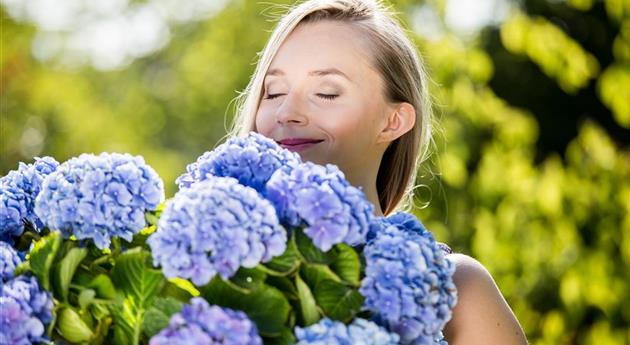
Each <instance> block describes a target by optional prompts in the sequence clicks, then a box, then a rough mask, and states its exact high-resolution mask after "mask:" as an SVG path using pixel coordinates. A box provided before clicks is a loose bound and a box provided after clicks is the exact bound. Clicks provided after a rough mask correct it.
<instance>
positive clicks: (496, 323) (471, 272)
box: [444, 254, 527, 345]
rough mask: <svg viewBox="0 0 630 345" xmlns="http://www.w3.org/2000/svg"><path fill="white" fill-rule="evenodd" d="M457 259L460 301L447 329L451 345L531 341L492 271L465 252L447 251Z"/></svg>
mask: <svg viewBox="0 0 630 345" xmlns="http://www.w3.org/2000/svg"><path fill="white" fill-rule="evenodd" d="M447 258H449V259H450V260H451V261H453V263H455V275H454V276H453V280H454V282H455V285H456V286H457V295H458V296H457V305H456V306H455V309H453V318H452V319H451V321H449V323H448V324H447V325H446V328H445V329H444V337H445V338H446V340H447V341H448V343H449V344H450V345H461V344H468V345H475V344H484V345H493V344H497V345H498V344H508V345H510V344H514V345H520V344H527V340H526V338H525V335H524V333H523V330H522V328H521V326H520V325H519V323H518V320H517V319H516V317H515V316H514V313H513V312H512V310H511V309H510V306H509V305H508V304H507V302H506V301H505V298H503V295H502V294H501V292H500V291H499V288H498V287H497V284H496V283H495V282H494V279H493V278H492V276H491V275H490V272H488V270H487V269H486V268H485V267H484V266H483V265H482V264H481V263H480V262H479V261H477V260H475V259H474V258H472V257H470V256H468V255H464V254H449V255H447Z"/></svg>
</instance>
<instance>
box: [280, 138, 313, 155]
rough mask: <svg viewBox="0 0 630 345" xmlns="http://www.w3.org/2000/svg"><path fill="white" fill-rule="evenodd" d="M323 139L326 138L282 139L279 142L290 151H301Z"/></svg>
mask: <svg viewBox="0 0 630 345" xmlns="http://www.w3.org/2000/svg"><path fill="white" fill-rule="evenodd" d="M323 141H324V140H316V139H285V140H280V141H279V142H278V144H280V146H282V148H284V149H287V150H289V151H293V152H301V151H304V150H306V149H309V148H311V147H313V146H315V145H317V144H319V143H321V142H323Z"/></svg>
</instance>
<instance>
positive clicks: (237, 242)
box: [148, 177, 287, 285]
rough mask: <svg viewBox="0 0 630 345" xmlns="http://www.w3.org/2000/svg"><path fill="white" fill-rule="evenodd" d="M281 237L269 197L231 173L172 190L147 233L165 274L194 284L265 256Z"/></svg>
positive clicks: (279, 245)
mask: <svg viewBox="0 0 630 345" xmlns="http://www.w3.org/2000/svg"><path fill="white" fill-rule="evenodd" d="M286 242H287V234H286V231H285V230H284V228H282V226H280V224H279V222H278V218H277V216H276V213H275V210H274V208H273V206H272V205H271V203H270V202H269V201H268V200H266V199H263V198H262V197H261V196H260V194H258V193H257V192H256V191H255V190H254V189H252V188H250V187H246V186H243V185H241V184H239V183H238V181H237V180H236V179H234V178H231V177H209V178H208V179H207V180H205V181H201V182H198V183H195V184H193V185H191V187H190V188H185V189H182V190H180V191H179V192H177V194H175V197H173V199H172V200H170V201H169V202H168V203H167V205H166V208H165V209H164V211H163V213H162V216H161V218H160V221H159V223H158V230H157V231H156V232H155V233H153V234H152V235H151V236H150V237H149V239H148V243H149V245H150V246H151V252H152V254H153V261H154V263H155V265H158V264H160V265H161V266H162V270H163V272H164V275H165V276H167V277H169V278H172V277H180V278H190V279H191V280H192V282H193V283H194V284H197V285H204V284H206V283H208V282H209V281H210V280H211V279H212V278H213V277H214V276H215V275H216V274H217V273H218V274H220V275H221V277H223V278H224V279H227V278H229V277H231V276H233V275H234V273H236V271H237V270H238V268H239V267H248V268H251V267H254V266H256V265H257V264H258V263H260V262H267V261H269V260H271V258H272V257H274V256H277V255H280V254H282V253H283V252H284V250H285V249H286Z"/></svg>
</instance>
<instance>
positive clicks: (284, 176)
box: [267, 162, 374, 251]
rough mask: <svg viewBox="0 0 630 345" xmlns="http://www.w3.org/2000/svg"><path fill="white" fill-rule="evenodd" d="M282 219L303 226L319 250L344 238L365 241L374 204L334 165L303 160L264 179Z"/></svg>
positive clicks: (353, 241)
mask: <svg viewBox="0 0 630 345" xmlns="http://www.w3.org/2000/svg"><path fill="white" fill-rule="evenodd" d="M267 197H268V198H269V200H271V201H272V202H273V203H274V205H275V206H276V209H277V210H278V214H279V217H280V219H281V220H282V222H283V223H285V224H287V225H290V226H294V227H297V226H306V227H305V229H304V233H305V234H306V235H307V236H309V237H310V238H311V239H312V240H313V243H314V244H315V245H316V246H317V247H318V248H320V249H321V250H323V251H328V250H329V249H330V248H332V246H333V245H335V244H337V243H341V242H344V243H346V244H349V245H351V246H355V245H359V244H362V243H365V240H366V235H367V232H368V229H369V225H370V223H371V219H372V218H373V215H372V212H373V208H374V206H373V205H372V204H371V203H370V202H369V201H368V200H367V198H366V197H365V194H364V193H363V192H362V191H361V190H360V189H358V188H356V187H353V186H351V185H350V183H348V181H347V180H346V179H345V176H344V174H343V172H341V170H339V168H337V166H335V165H331V164H328V165H326V166H321V165H317V164H313V163H311V162H306V163H303V164H300V165H298V166H296V167H295V168H293V169H291V170H288V169H287V170H284V169H281V170H278V171H277V172H276V173H275V174H274V175H272V176H271V179H270V180H269V182H268V183H267Z"/></svg>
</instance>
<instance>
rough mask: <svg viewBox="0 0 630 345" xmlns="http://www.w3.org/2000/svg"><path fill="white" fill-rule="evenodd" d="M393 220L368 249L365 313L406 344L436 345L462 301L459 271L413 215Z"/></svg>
mask: <svg viewBox="0 0 630 345" xmlns="http://www.w3.org/2000/svg"><path fill="white" fill-rule="evenodd" d="M389 218H390V219H388V221H387V222H383V224H384V227H382V228H381V229H380V230H378V231H377V232H376V233H374V234H373V238H372V239H371V240H370V241H369V242H368V244H367V245H366V246H365V248H364V252H363V254H364V256H365V260H366V268H365V278H364V279H363V281H362V282H361V288H360V289H359V291H360V292H361V294H362V295H363V296H365V302H364V308H365V309H367V310H369V311H371V312H373V313H374V314H375V320H377V321H378V322H379V323H381V324H383V325H384V326H386V327H387V328H388V329H389V330H391V331H393V332H396V333H398V334H399V335H400V337H401V343H402V344H435V343H436V342H437V341H438V340H439V339H441V337H442V335H441V331H442V329H443V328H444V326H445V325H446V323H447V322H448V321H449V320H450V318H451V315H452V309H453V307H454V306H455V304H456V302H457V290H456V288H455V284H454V283H453V273H454V272H455V267H454V265H453V263H452V262H451V261H449V260H447V259H446V257H445V255H444V252H443V251H442V250H441V249H440V248H439V246H438V245H437V242H436V241H435V239H434V238H433V235H432V234H431V233H430V232H428V231H427V230H426V229H424V227H423V226H422V223H420V221H418V220H417V219H416V218H415V217H414V216H413V215H409V214H406V215H404V214H397V215H396V216H395V217H389Z"/></svg>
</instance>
